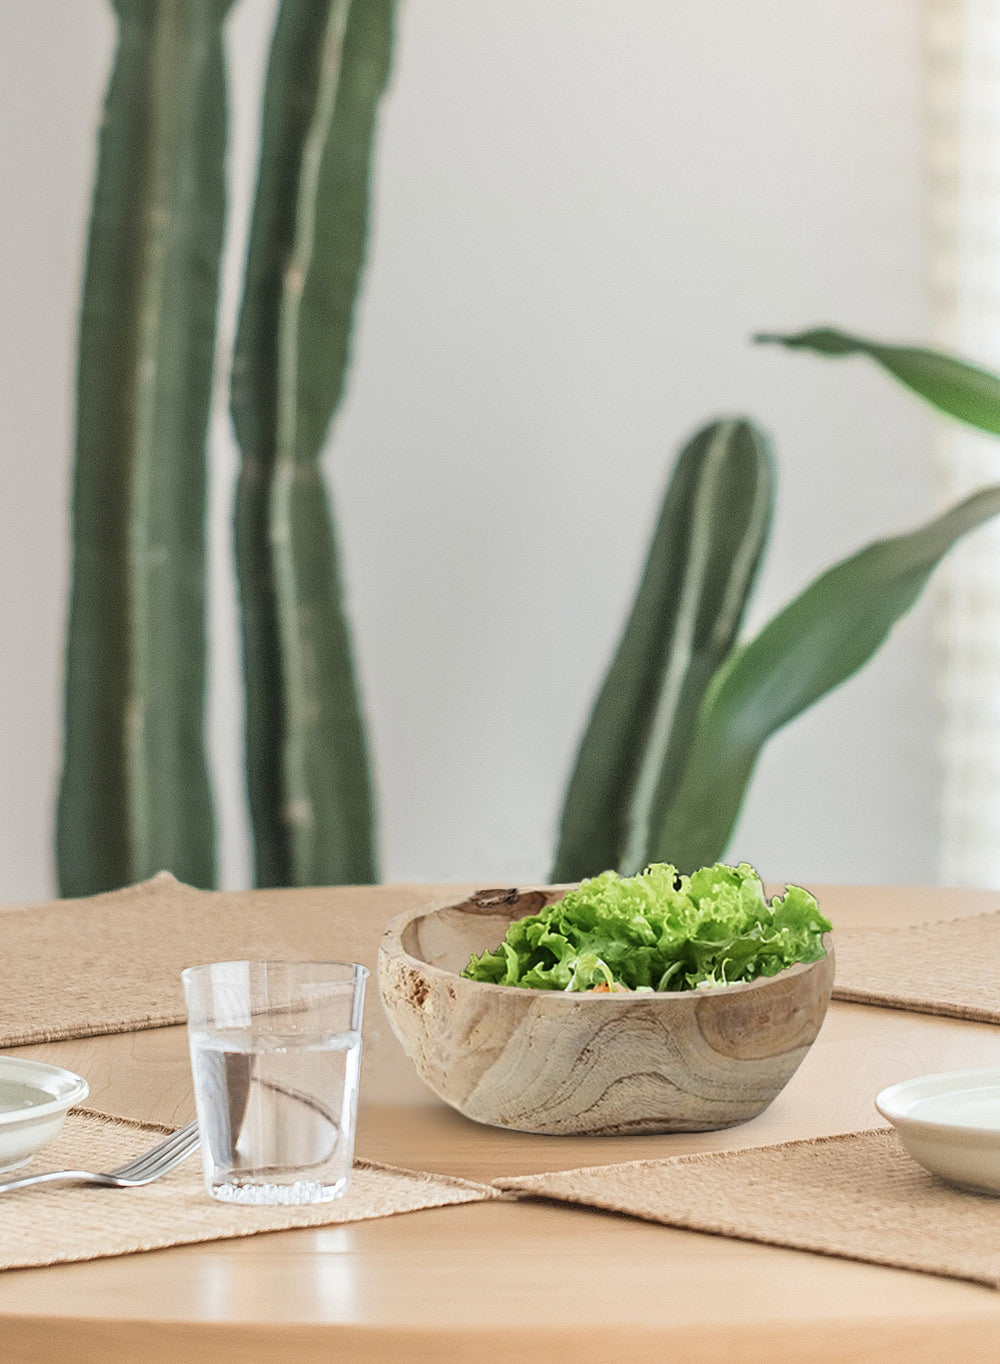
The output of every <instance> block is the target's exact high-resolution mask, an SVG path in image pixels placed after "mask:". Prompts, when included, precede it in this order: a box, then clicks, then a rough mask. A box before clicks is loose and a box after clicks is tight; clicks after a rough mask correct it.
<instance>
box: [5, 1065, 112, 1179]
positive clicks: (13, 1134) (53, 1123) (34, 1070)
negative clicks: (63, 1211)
mask: <svg viewBox="0 0 1000 1364" xmlns="http://www.w3.org/2000/svg"><path fill="white" fill-rule="evenodd" d="M89 1093H90V1086H89V1085H88V1084H87V1081H86V1080H84V1079H82V1078H81V1077H80V1076H79V1075H74V1074H73V1072H72V1071H71V1070H63V1068H62V1067H61V1066H49V1065H46V1064H45V1062H44V1061H28V1060H25V1059H23V1058H22V1057H19V1056H0V1171H2V1170H13V1169H15V1168H16V1167H17V1166H18V1165H23V1164H24V1163H25V1161H26V1160H28V1159H29V1158H30V1157H31V1156H33V1155H34V1153H35V1152H36V1151H38V1150H40V1149H41V1147H43V1146H44V1145H45V1144H46V1142H49V1141H51V1140H52V1138H53V1137H55V1136H58V1134H59V1131H60V1129H61V1128H62V1125H63V1123H64V1121H65V1119H66V1113H67V1111H68V1110H69V1109H70V1108H72V1107H73V1105H74V1104H78V1103H82V1102H83V1100H84V1099H85V1098H86V1097H87V1095H88V1094H89Z"/></svg>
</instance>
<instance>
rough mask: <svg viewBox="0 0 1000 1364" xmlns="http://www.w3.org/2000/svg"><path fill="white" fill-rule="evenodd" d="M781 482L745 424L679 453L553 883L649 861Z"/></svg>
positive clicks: (760, 439) (577, 782) (572, 788)
mask: <svg viewBox="0 0 1000 1364" xmlns="http://www.w3.org/2000/svg"><path fill="white" fill-rule="evenodd" d="M773 482H774V473H773V460H772V456H771V451H770V447H769V444H768V441H767V439H766V437H765V436H764V435H763V433H762V432H761V431H759V430H758V429H757V428H756V427H754V426H753V425H752V424H751V423H750V422H748V421H743V420H727V421H718V422H714V423H712V424H711V425H709V426H707V427H705V428H704V429H703V430H701V431H699V432H698V433H697V434H696V435H695V436H694V437H693V438H692V439H691V440H690V441H689V442H688V444H687V445H686V446H685V448H684V449H683V450H682V452H681V454H680V457H679V459H678V461H677V464H676V467H675V469H674V472H673V475H672V477H671V479H670V481H669V483H668V486H667V490H666V493H665V496H664V499H663V504H662V507H661V510H660V514H659V518H658V522H657V526H656V529H655V533H654V536H653V540H652V543H651V546H650V550H649V556H648V559H647V562H646V566H645V569H644V572H643V575H642V579H641V582H640V585H639V588H638V591H637V594H636V597H635V601H634V604H633V606H632V610H631V613H630V616H629V619H628V621H627V623H626V626H625V630H624V632H623V634H622V638H621V642H620V644H619V647H618V650H617V653H616V654H615V657H614V659H613V661H612V663H611V666H610V668H609V670H608V673H607V675H606V677H605V680H604V683H603V685H602V687H601V690H600V692H599V694H598V697H597V700H596V702H595V704H594V707H593V711H592V713H591V716H590V720H589V723H588V725H587V728H586V730H585V732H584V735H583V738H582V740H581V743H580V747H579V751H578V754H577V757H576V762H575V766H574V769H573V773H572V776H571V778H570V781H569V784H568V787H567V791H566V797H565V803H564V807H563V812H562V820H561V827H560V833H559V840H558V846H557V850H556V858H555V865H554V867H553V870H552V873H551V876H550V879H551V880H553V881H557V882H562V881H576V880H579V879H580V878H581V877H583V876H589V875H592V874H595V873H597V872H601V871H603V870H605V869H606V868H608V867H617V868H618V869H619V870H622V871H625V872H629V871H631V870H633V869H635V868H638V867H641V866H644V865H645V863H646V862H647V861H648V860H649V852H650V847H651V844H652V842H653V838H654V835H655V833H656V831H657V830H658V829H659V827H660V825H661V824H662V821H663V818H664V813H665V810H666V807H667V805H668V804H669V801H670V798H671V794H672V792H673V789H674V787H675V785H676V783H677V781H678V779H679V776H680V773H681V771H682V770H683V767H684V762H685V759H686V755H687V747H688V745H689V743H690V740H691V736H692V734H693V731H694V723H695V717H696V715H697V713H698V708H699V705H700V703H701V699H702V696H703V694H704V691H705V688H706V687H707V686H708V684H709V682H710V681H711V678H712V676H713V674H714V673H715V671H716V669H717V668H718V666H719V665H720V663H721V662H722V660H723V659H724V658H725V657H726V655H727V654H728V653H729V651H730V649H731V647H732V644H733V640H734V639H735V637H736V633H737V631H738V629H739V625H740V622H741V620H742V617H743V613H744V609H745V606H746V602H747V598H748V595H749V593H750V590H751V587H752V585H753V581H754V578H755V576H756V572H757V567H758V564H759V562H760V557H761V554H762V551H763V548H764V545H765V542H766V539H767V534H768V529H769V526H770V519H771V510H772V502H773Z"/></svg>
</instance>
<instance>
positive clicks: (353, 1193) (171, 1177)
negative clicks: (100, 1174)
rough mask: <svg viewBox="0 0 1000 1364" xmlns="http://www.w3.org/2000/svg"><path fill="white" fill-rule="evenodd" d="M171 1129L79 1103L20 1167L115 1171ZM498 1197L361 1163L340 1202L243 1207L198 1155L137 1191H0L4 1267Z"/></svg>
mask: <svg viewBox="0 0 1000 1364" xmlns="http://www.w3.org/2000/svg"><path fill="white" fill-rule="evenodd" d="M165 1130H166V1129H165V1128H163V1127H159V1126H156V1125H154V1124H146V1123H137V1122H130V1121H127V1120H125V1119H117V1118H108V1117H106V1116H104V1115H103V1114H100V1113H95V1112H91V1111H89V1110H86V1109H77V1110H75V1111H74V1112H72V1113H70V1114H69V1115H68V1117H67V1119H66V1123H65V1126H64V1127H63V1130H62V1132H61V1133H60V1134H59V1136H58V1137H57V1138H56V1139H55V1140H54V1141H53V1142H51V1143H50V1144H49V1145H48V1146H46V1147H45V1148H44V1150H43V1151H42V1152H40V1153H39V1154H38V1155H37V1156H36V1157H35V1158H34V1159H33V1161H32V1162H31V1164H30V1165H29V1166H25V1167H24V1169H23V1170H19V1171H18V1174H22V1173H24V1174H30V1173H32V1172H33V1171H34V1170H36V1169H37V1170H39V1171H41V1170H58V1169H69V1168H76V1169H80V1168H83V1169H86V1170H107V1169H111V1168H113V1167H115V1166H117V1165H121V1164H123V1163H124V1162H125V1161H127V1160H130V1159H131V1158H132V1157H133V1156H137V1155H139V1154H141V1153H142V1152H143V1151H145V1150H148V1149H149V1148H150V1147H152V1146H154V1145H155V1144H156V1143H157V1142H158V1141H160V1140H162V1136H163V1133H164V1131H165ZM500 1197H502V1195H501V1194H500V1193H498V1192H497V1191H496V1190H495V1189H491V1188H489V1187H487V1186H485V1185H482V1184H474V1183H471V1182H470V1181H467V1180H462V1179H453V1178H450V1177H448V1176H445V1175H432V1174H421V1173H418V1172H416V1171H411V1170H401V1169H397V1168H395V1167H393V1166H388V1165H376V1164H373V1163H370V1162H366V1161H359V1162H358V1163H357V1164H356V1165H355V1168H354V1173H353V1175H352V1178H351V1184H350V1187H349V1188H348V1191H347V1193H346V1194H345V1195H344V1196H343V1198H339V1199H337V1200H335V1201H334V1202H332V1203H316V1204H310V1205H307V1206H304V1207H275V1208H258V1207H243V1206H242V1205H235V1204H230V1203H222V1202H219V1201H218V1200H217V1199H214V1198H212V1197H211V1196H210V1195H209V1194H208V1193H207V1192H206V1189H205V1185H204V1181H203V1178H202V1169H201V1158H200V1156H199V1155H197V1154H195V1155H193V1156H191V1157H189V1158H188V1160H186V1161H185V1162H184V1163H183V1164H182V1165H179V1166H177V1167H176V1168H175V1169H173V1170H171V1171H170V1172H169V1173H168V1174H166V1175H164V1176H163V1178H162V1179H159V1180H157V1181H156V1182H155V1183H153V1184H147V1185H144V1186H143V1187H141V1188H137V1189H107V1188H99V1187H96V1186H85V1185H60V1184H41V1185H37V1186H36V1187H34V1188H29V1189H20V1190H14V1191H13V1192H11V1193H5V1194H2V1195H0V1200H2V1212H0V1269H15V1268H26V1267H28V1266H30V1265H51V1264H60V1263H63V1262H67V1261H73V1260H96V1259H101V1258H102V1257H104V1256H112V1255H129V1254H132V1253H133V1252H135V1251H144V1250H159V1249H162V1248H163V1247H165V1246H178V1245H187V1244H190V1243H192V1242H195V1241H217V1240H226V1239H229V1238H231V1237H235V1236H252V1235H255V1234H256V1233H258V1232H267V1231H283V1230H286V1229H288V1228H291V1227H323V1226H334V1225H337V1224H341V1223H345V1222H362V1221H365V1220H367V1219H370V1218H375V1217H390V1216H392V1215H394V1214H396V1213H404V1212H416V1211H417V1210H418V1209H422V1208H440V1207H446V1206H448V1205H450V1204H456V1203H479V1202H484V1201H486V1200H489V1199H496V1198H500Z"/></svg>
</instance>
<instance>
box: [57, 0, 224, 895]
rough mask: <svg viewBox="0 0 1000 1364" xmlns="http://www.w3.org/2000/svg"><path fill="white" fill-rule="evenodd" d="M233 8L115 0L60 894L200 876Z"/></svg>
mask: <svg viewBox="0 0 1000 1364" xmlns="http://www.w3.org/2000/svg"><path fill="white" fill-rule="evenodd" d="M228 8H229V3H228V0H160V3H157V4H150V3H149V2H148V0H116V3H115V9H116V11H117V16H118V21H119V28H118V45H117V49H116V54H115V61H114V66H113V69H112V73H111V78H110V82H109V86H108V91H107V95H106V98H105V107H104V119H103V121H102V126H101V133H100V143H99V148H98V163H97V175H96V181H95V189H94V200H93V207H92V215H91V222H90V231H89V238H88V246H87V260H86V267H85V279H84V290H83V300H82V309H81V316H80V337H79V359H78V374H77V431H76V458H75V467H74V481H73V506H72V523H73V573H72V582H71V590H70V613H69V625H68V634H67V654H66V681H65V715H66V732H65V745H64V759H63V770H62V773H61V778H60V788H59V800H58V812H57V834H56V856H57V865H58V874H59V883H60V887H61V890H62V893H63V894H64V895H69V896H76V895H87V894H92V893H94V892H97V891H102V890H107V889H110V888H112V887H116V886H121V885H123V884H125V883H127V882H130V881H135V880H139V879H142V878H143V877H146V876H149V875H151V874H153V873H154V872H156V871H158V870H159V869H161V868H169V869H170V870H171V871H172V872H173V873H174V874H175V875H176V876H178V877H180V878H181V879H182V880H184V881H187V882H189V883H191V884H194V885H198V886H211V885H212V884H213V877H214V833H213V811H212V799H211V792H210V786H209V777H208V765H207V760H206V754H205V744H204V709H205V671H206V667H205V652H206V645H205V635H206V622H205V591H204V578H205V502H206V465H205V444H206V431H207V423H208V413H209V401H210V394H211V387H212V362H213V353H214V347H215V312H216V302H217V281H218V271H219V257H220V251H221V245H222V232H223V220H224V209H225V201H224V174H223V157H224V153H225V142H226V109H225V81H224V72H223V58H222V23H223V19H224V17H225V14H226V11H227V9H228Z"/></svg>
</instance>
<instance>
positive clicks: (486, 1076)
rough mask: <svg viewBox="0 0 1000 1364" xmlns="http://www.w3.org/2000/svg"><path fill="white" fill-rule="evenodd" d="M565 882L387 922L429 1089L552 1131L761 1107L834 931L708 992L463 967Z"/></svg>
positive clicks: (387, 969)
mask: <svg viewBox="0 0 1000 1364" xmlns="http://www.w3.org/2000/svg"><path fill="white" fill-rule="evenodd" d="M564 890H565V888H558V887H557V888H547V889H534V890H482V891H478V892H476V893H475V894H474V895H472V896H470V897H469V899H467V900H463V901H462V902H461V903H459V904H446V905H442V906H439V907H437V908H432V909H427V908H423V909H417V910H413V911H411V912H408V913H406V914H401V915H399V917H398V918H396V919H393V921H392V923H390V924H389V926H388V928H387V929H386V931H385V934H384V936H383V938H382V942H381V945H380V948H379V967H378V974H379V985H380V988H381V992H382V999H383V1002H384V1004H385V1008H386V1012H387V1013H388V1016H389V1021H390V1023H391V1024H392V1028H393V1031H394V1032H395V1034H396V1036H397V1037H398V1038H399V1040H400V1042H401V1043H402V1045H403V1048H404V1050H405V1051H406V1053H407V1055H408V1056H409V1058H410V1060H411V1061H412V1062H413V1064H414V1065H415V1066H416V1068H417V1071H418V1073H419V1074H420V1076H421V1077H422V1078H423V1079H424V1080H425V1081H426V1083H427V1084H428V1085H429V1086H430V1087H431V1089H432V1090H433V1091H434V1093H435V1094H437V1095H438V1096H439V1097H440V1098H442V1099H444V1100H445V1102H446V1103H449V1104H451V1106H452V1107H453V1108H457V1109H458V1111H459V1112H460V1113H464V1114H465V1116H466V1117H467V1118H472V1119H474V1120H475V1121H476V1122H481V1123H488V1124H490V1125H491V1126H494V1127H508V1128H512V1129H514V1130H515V1131H520V1132H545V1133H553V1134H557V1135H569V1134H577V1135H579V1134H593V1135H611V1134H621V1133H628V1132H703V1131H709V1130H712V1129H715V1128H722V1127H732V1126H734V1125H735V1124H736V1123H741V1122H746V1121H747V1119H749V1118H753V1117H756V1116H757V1114H758V1113H760V1112H762V1111H763V1110H764V1109H765V1108H766V1107H767V1105H768V1104H769V1103H770V1102H771V1100H772V1099H773V1098H774V1097H775V1095H776V1094H777V1093H778V1092H779V1091H780V1090H781V1089H782V1088H783V1087H784V1085H785V1084H787V1082H788V1080H789V1079H790V1078H791V1076H792V1074H793V1073H794V1071H795V1070H796V1068H797V1067H798V1065H799V1063H800V1062H801V1060H802V1058H803V1057H804V1056H805V1054H806V1052H807V1051H808V1050H809V1047H810V1046H811V1045H812V1042H813V1041H814V1039H815V1037H816V1034H817V1033H818V1032H819V1029H820V1026H821V1024H822V1022H823V1018H824V1015H825V1014H826V1009H827V1005H828V1003H829V1001H830V992H831V990H832V989H833V970H834V962H833V950H832V946H831V944H830V941H829V934H827V935H826V937H825V938H824V943H825V946H826V949H827V955H826V956H825V957H824V958H823V959H822V960H821V961H817V962H810V963H800V964H799V965H796V966H791V967H789V968H788V969H787V970H786V971H782V972H781V973H780V974H779V975H776V976H768V977H766V978H762V979H760V980H756V981H752V982H748V983H745V984H736V985H726V986H721V987H717V988H714V989H710V990H688V991H682V992H676V993H666V992H664V993H658V994H648V993H633V994H602V995H595V994H580V993H564V992H563V991H561V990H525V989H521V988H519V987H514V986H510V985H491V984H487V983H486V982H484V981H474V980H466V979H464V978H463V977H462V976H461V975H459V972H460V971H461V970H462V968H463V967H464V966H465V965H466V964H467V963H468V960H469V957H470V955H471V954H472V953H473V952H475V953H480V952H483V951H486V950H487V949H493V948H495V947H496V946H497V944H498V943H499V942H500V940H501V939H502V938H503V936H504V934H505V933H506V931H507V927H508V925H509V924H510V923H511V921H512V920H514V919H520V918H523V917H524V915H526V914H536V913H538V911H539V910H540V909H542V908H544V906H546V905H549V904H552V903H553V901H555V900H558V899H559V898H560V897H561V896H562V895H563V893H564Z"/></svg>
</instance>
